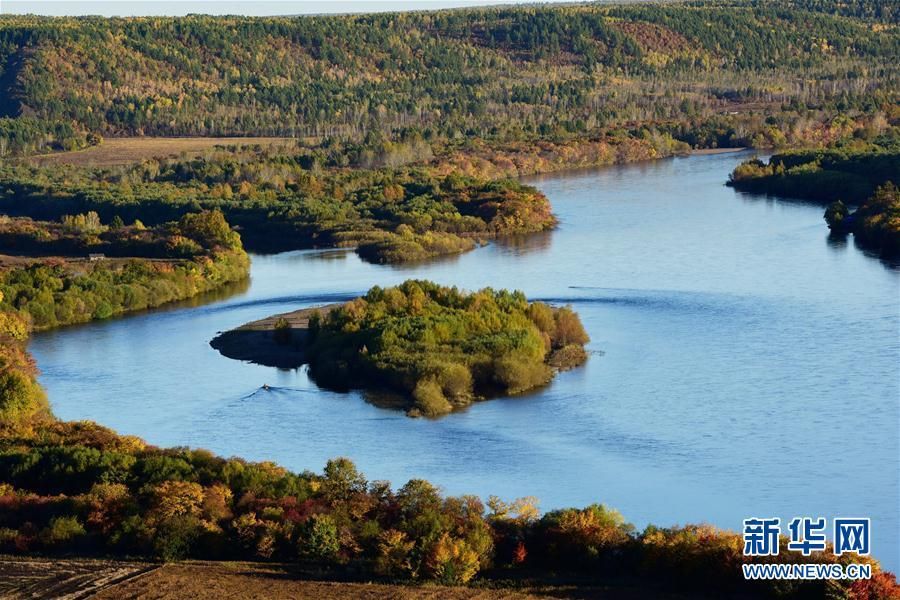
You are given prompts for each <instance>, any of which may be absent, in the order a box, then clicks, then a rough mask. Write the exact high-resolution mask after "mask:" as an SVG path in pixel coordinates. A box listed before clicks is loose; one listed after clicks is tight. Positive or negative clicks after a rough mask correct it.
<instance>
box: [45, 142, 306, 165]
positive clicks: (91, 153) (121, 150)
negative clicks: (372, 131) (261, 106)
mask: <svg viewBox="0 0 900 600" xmlns="http://www.w3.org/2000/svg"><path fill="white" fill-rule="evenodd" d="M294 141H295V140H294V139H293V138H283V137H172V138H167V137H129V138H111V139H106V140H103V142H102V143H101V144H99V145H98V146H91V147H90V148H85V149H84V150H75V151H73V152H58V153H55V154H45V155H41V156H33V157H31V158H30V159H28V160H29V161H30V162H32V163H34V164H37V165H40V166H51V165H63V164H66V165H76V166H80V167H111V166H116V165H127V164H131V163H136V162H140V161H142V160H146V159H150V158H177V157H179V156H181V155H182V154H184V155H186V156H189V157H192V156H198V155H200V154H203V153H204V152H207V151H208V150H212V149H213V148H215V147H216V146H231V145H234V146H254V145H260V146H277V145H290V144H293V143H294Z"/></svg>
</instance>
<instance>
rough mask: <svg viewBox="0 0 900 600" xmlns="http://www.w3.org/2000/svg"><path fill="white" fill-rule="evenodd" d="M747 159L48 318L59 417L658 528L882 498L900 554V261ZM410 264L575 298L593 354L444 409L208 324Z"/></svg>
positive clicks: (407, 273) (881, 546) (891, 542)
mask: <svg viewBox="0 0 900 600" xmlns="http://www.w3.org/2000/svg"><path fill="white" fill-rule="evenodd" d="M743 158H746V155H736V154H721V155H708V156H692V157H689V158H677V159H670V160H664V161H657V162H653V163H645V164H637V165H628V166H617V167H610V168H606V169H601V170H596V171H586V172H577V173H567V174H560V175H553V176H546V177H539V178H532V179H531V180H530V181H531V183H533V184H534V185H537V186H538V187H539V188H540V189H542V190H543V191H544V192H545V193H546V194H547V195H548V197H549V198H550V200H551V202H552V203H553V206H554V210H555V212H556V214H557V215H558V217H559V220H560V225H559V228H558V229H557V230H555V231H553V232H551V233H547V234H541V235H537V236H531V237H528V238H525V239H521V240H509V241H506V242H502V243H494V244H491V245H488V246H486V247H484V248H480V249H478V250H476V251H474V252H470V253H468V254H465V255H462V256H459V257H455V258H451V259H445V260H440V261H437V262H433V263H430V264H426V265H417V266H412V267H410V266H403V267H396V266H378V265H370V264H366V263H363V262H361V261H360V260H359V259H358V258H357V257H356V256H355V255H354V254H353V253H352V252H346V251H337V250H326V251H303V252H290V253H284V254H278V255H274V256H254V257H253V267H252V279H251V283H250V285H249V286H244V287H243V289H242V290H240V291H237V292H234V293H233V294H232V295H231V296H229V297H226V298H224V299H222V298H221V297H219V298H218V299H209V301H208V302H207V303H205V304H200V305H195V306H179V307H174V308H169V309H165V310H158V311H152V312H148V313H144V314H139V315H133V316H130V317H127V318H123V319H118V320H113V321H107V322H100V323H94V324H89V325H85V326H79V327H71V328H66V329H60V330H56V331H52V332H47V333H42V334H39V335H36V336H35V337H34V338H33V340H32V342H31V346H30V350H31V351H32V352H33V353H34V355H35V357H36V358H37V362H38V365H39V366H40V368H41V370H42V375H41V382H42V383H43V385H44V386H45V387H46V388H47V391H48V394H49V397H50V399H51V403H52V406H53V410H54V411H55V413H56V414H57V415H58V416H59V417H61V418H63V419H92V420H95V421H97V422H99V423H102V424H104V425H108V426H110V427H112V428H114V429H116V430H118V431H120V432H121V433H127V434H136V435H140V436H142V437H144V438H145V439H147V440H148V441H149V442H151V443H153V444H157V445H163V446H175V445H179V446H184V445H189V446H195V447H204V448H208V449H210V450H212V451H214V452H216V453H219V454H223V455H226V456H231V455H235V456H242V457H246V458H248V459H254V460H271V461H275V462H277V463H279V464H282V465H285V466H287V467H289V468H291V469H294V470H304V469H311V470H320V469H321V468H322V467H323V466H324V464H325V461H326V460H327V459H328V458H331V457H335V456H349V457H351V458H352V459H353V460H354V461H355V462H356V463H357V464H358V465H359V467H360V468H361V469H362V470H363V471H364V472H365V473H366V475H367V476H368V477H369V478H370V479H386V480H390V481H392V482H393V483H394V484H395V485H401V484H402V483H404V482H405V481H406V480H408V479H410V478H413V477H421V478H425V479H428V480H430V481H432V482H434V483H436V484H438V485H440V486H441V487H442V488H443V490H444V491H445V492H447V493H449V494H462V493H473V494H478V495H481V496H482V497H487V495H489V494H496V495H499V496H501V497H504V498H506V499H511V498H514V497H518V496H524V495H533V496H537V497H538V498H539V499H540V503H541V504H540V506H541V508H542V509H544V510H547V509H552V508H558V507H563V506H582V505H586V504H589V503H592V502H603V503H605V504H607V505H609V506H612V507H615V508H618V509H619V510H621V511H622V512H623V513H624V515H625V516H626V518H628V519H629V520H631V521H632V522H634V523H635V524H637V525H638V526H644V525H646V524H647V523H655V524H658V525H674V524H684V523H691V522H710V523H713V524H716V525H719V526H721V527H724V528H728V529H734V530H739V529H740V528H741V520H742V519H744V518H747V517H754V516H755V517H760V516H778V517H781V518H782V519H783V520H784V519H790V518H792V517H794V516H811V517H816V516H823V517H826V518H828V519H829V522H830V521H831V519H833V518H834V517H839V516H849V517H859V516H868V517H871V518H872V531H873V552H874V554H875V556H877V557H878V558H880V559H881V560H882V562H883V563H885V564H886V566H888V567H889V568H891V569H892V570H895V571H897V570H900V556H898V548H900V523H898V512H900V508H898V507H900V441H898V440H900V372H898V366H900V269H898V268H897V267H896V265H894V266H891V265H887V264H885V263H883V262H882V261H880V260H878V259H877V258H874V257H871V256H867V255H866V254H864V253H863V252H862V251H860V250H859V249H857V248H856V247H855V246H854V244H853V241H852V239H851V240H850V241H849V242H841V241H835V240H830V239H829V237H828V232H827V229H826V228H825V226H824V223H823V221H822V216H821V215H822V211H823V209H822V208H821V207H820V206H817V205H814V204H807V203H803V202H799V201H789V200H777V199H771V198H765V197H760V196H747V195H742V194H739V193H737V192H735V191H734V190H732V189H730V188H727V187H725V186H724V185H723V182H724V181H725V179H726V177H727V175H728V173H729V172H730V170H731V169H732V168H733V167H734V166H735V165H736V164H737V163H738V162H739V161H740V160H741V159H743ZM407 278H427V279H432V280H434V281H437V282H439V283H442V284H454V285H458V286H461V287H463V288H466V289H475V288H480V287H483V286H493V287H497V288H500V287H509V288H517V289H521V290H523V291H525V293H526V294H527V295H528V297H529V298H532V299H543V300H548V301H552V302H556V303H569V304H571V305H572V306H573V307H574V308H575V309H576V310H577V311H578V312H579V313H580V314H581V317H582V320H583V322H584V324H585V326H586V328H587V330H588V332H589V333H590V335H591V338H592V341H591V343H590V345H589V348H590V350H592V352H593V353H592V356H591V358H590V360H589V361H588V364H587V365H586V366H585V367H583V368H580V369H577V370H574V371H571V372H567V373H563V374H561V375H560V376H559V377H557V378H556V380H555V381H554V382H553V383H552V384H551V385H550V386H548V387H546V388H545V389H542V390H540V391H538V392H536V393H531V394H527V395H524V396H520V397H513V398H506V399H498V400H492V401H490V402H484V403H479V404H477V405H475V406H473V407H471V408H470V409H469V410H467V411H465V412H462V413H459V414H453V415H451V416H448V417H445V418H443V419H440V420H424V419H410V418H407V417H406V416H404V415H403V414H402V413H399V412H393V411H391V410H387V409H382V408H378V407H376V406H374V405H372V404H369V403H367V402H366V401H365V400H364V399H363V398H362V397H361V395H360V394H357V393H350V394H338V393H332V392H327V391H323V390H320V389H318V388H317V387H316V386H315V384H313V383H312V382H310V381H309V379H308V378H307V376H306V374H305V371H303V370H299V371H278V370H275V369H272V368H267V367H260V366H256V365H251V364H243V363H239V362H236V361H232V360H229V359H226V358H224V357H222V356H220V355H219V354H218V353H217V352H216V351H214V350H213V349H212V348H210V347H209V345H208V342H209V340H210V339H211V338H212V337H214V336H215V334H216V333H217V332H218V331H223V330H226V329H230V328H232V327H235V326H237V325H240V324H242V323H244V322H246V321H250V320H254V319H258V318H261V317H265V316H267V315H270V314H273V313H276V312H285V311H288V310H292V309H295V308H299V307H302V306H306V305H310V304H315V303H324V302H332V301H335V300H341V299H348V298H350V297H353V296H355V295H358V294H360V293H362V292H364V291H365V290H366V289H368V288H369V287H370V286H372V285H375V284H378V285H382V286H385V285H390V284H393V283H397V282H400V281H403V280H404V279H407ZM195 304H196V303H195ZM263 384H269V385H270V386H272V389H271V390H269V391H265V390H261V389H260V386H262V385H263Z"/></svg>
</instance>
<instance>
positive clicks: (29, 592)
mask: <svg viewBox="0 0 900 600" xmlns="http://www.w3.org/2000/svg"><path fill="white" fill-rule="evenodd" d="M158 566H159V565H155V564H152V563H141V562H124V561H114V560H87V559H77V560H68V559H38V558H22V557H2V558H0V598H2V599H4V600H18V599H20V598H23V599H24V598H58V599H62V600H78V599H81V598H89V597H92V596H93V594H95V593H97V592H99V591H102V590H104V589H106V588H108V587H110V586H113V585H116V584H117V583H120V582H122V581H126V580H128V579H130V578H133V577H137V576H138V575H141V574H144V573H147V572H149V571H152V570H153V569H156V568H158ZM110 597H114V596H110Z"/></svg>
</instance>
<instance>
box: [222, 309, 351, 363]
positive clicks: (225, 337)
mask: <svg viewBox="0 0 900 600" xmlns="http://www.w3.org/2000/svg"><path fill="white" fill-rule="evenodd" d="M336 306H340V304H328V305H325V306H319V307H312V308H302V309H300V310H295V311H292V312H288V313H282V314H278V315H272V316H271V317H266V318H265V319H260V320H258V321H252V322H250V323H245V324H244V325H241V326H240V327H238V328H237V329H232V330H231V331H226V332H224V333H220V334H219V335H217V336H216V337H215V338H213V339H212V341H211V342H210V343H209V345H210V346H212V347H213V348H215V349H216V350H218V351H219V352H220V353H221V354H222V355H223V356H227V357H228V358H233V359H235V360H244V361H248V362H252V363H256V364H258V365H264V366H267V367H277V368H279V369H296V368H297V367H300V366H301V365H303V364H305V363H306V362H307V355H306V345H307V340H308V336H309V318H310V316H311V315H312V314H313V313H314V312H319V313H323V314H324V313H326V312H328V311H329V310H331V309H332V308H335V307H336ZM279 319H285V320H286V321H287V322H288V325H289V327H288V330H287V333H286V334H283V335H285V338H284V339H282V340H280V341H279V339H278V338H277V336H276V334H275V323H276V322H278V320H279Z"/></svg>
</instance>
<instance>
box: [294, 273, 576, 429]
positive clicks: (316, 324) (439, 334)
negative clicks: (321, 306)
mask: <svg viewBox="0 0 900 600" xmlns="http://www.w3.org/2000/svg"><path fill="white" fill-rule="evenodd" d="M587 342H588V336H587V333H586V332H585V331H584V327H582V325H581V321H580V320H579V318H578V315H577V314H576V313H574V312H573V311H572V310H571V309H570V308H568V307H561V308H553V307H550V306H548V305H546V304H544V303H542V302H531V303H529V302H528V301H527V300H526V298H525V296H524V295H523V294H522V293H521V292H508V291H505V290H500V291H495V290H491V289H483V290H480V291H478V292H473V293H465V292H461V291H460V290H458V289H456V288H448V287H442V286H439V285H437V284H434V283H431V282H428V281H412V280H410V281H407V282H405V283H403V284H401V285H400V286H397V287H392V288H387V289H382V288H380V287H374V288H372V289H371V290H369V292H368V293H367V294H366V295H365V296H363V297H361V298H357V299H356V300H352V301H350V302H348V303H346V304H344V305H341V306H339V307H336V308H332V309H331V310H329V311H328V312H327V313H325V315H324V316H321V317H320V316H319V315H314V316H313V317H312V318H310V322H309V341H308V344H309V350H308V352H307V354H308V359H309V364H310V373H311V375H312V376H313V377H314V378H315V380H316V381H317V382H319V383H321V384H323V385H326V386H328V387H339V388H343V389H346V388H347V387H348V386H349V387H363V388H369V389H371V388H375V389H376V390H377V389H379V388H387V389H389V390H392V391H396V392H400V393H401V394H402V395H403V396H404V398H407V399H408V400H407V401H406V402H405V403H404V404H405V407H406V408H407V409H408V411H409V413H410V414H411V415H414V416H418V415H424V416H429V417H435V416H440V415H444V414H447V413H449V412H451V411H453V410H456V409H459V408H463V407H465V406H468V405H469V404H471V403H472V402H474V401H475V400H478V399H480V398H483V397H486V396H492V395H497V394H516V393H520V392H524V391H527V390H530V389H532V388H534V387H537V386H540V385H544V384H546V383H547V382H549V381H550V379H551V378H552V377H553V374H554V372H555V371H558V370H565V369H570V368H573V367H576V366H578V365H580V364H582V363H583V362H584V361H585V360H586V359H587V353H586V352H585V350H584V345H585V344H586V343H587Z"/></svg>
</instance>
